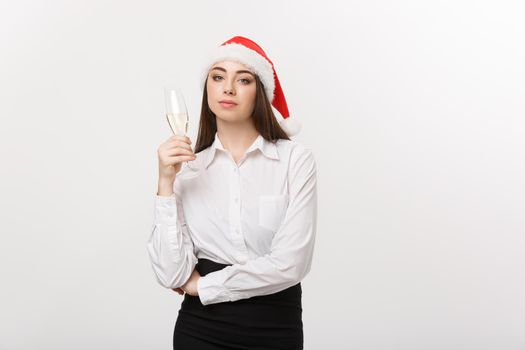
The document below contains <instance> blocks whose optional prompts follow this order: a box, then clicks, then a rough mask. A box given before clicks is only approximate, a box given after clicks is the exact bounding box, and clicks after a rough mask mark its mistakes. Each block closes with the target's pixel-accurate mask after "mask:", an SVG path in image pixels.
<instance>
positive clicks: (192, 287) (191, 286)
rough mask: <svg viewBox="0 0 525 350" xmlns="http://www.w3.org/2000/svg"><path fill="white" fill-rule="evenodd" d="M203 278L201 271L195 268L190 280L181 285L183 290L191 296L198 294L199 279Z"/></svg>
mask: <svg viewBox="0 0 525 350" xmlns="http://www.w3.org/2000/svg"><path fill="white" fill-rule="evenodd" d="M199 278H201V275H199V272H198V271H197V269H194V270H193V272H192V273H191V276H190V278H189V279H188V281H187V282H186V283H185V284H184V285H183V286H182V287H181V289H182V290H183V291H185V292H186V293H187V294H189V295H191V296H194V297H196V296H198V295H199V292H198V291H197V281H198V280H199Z"/></svg>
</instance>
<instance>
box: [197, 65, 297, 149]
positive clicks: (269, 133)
mask: <svg viewBox="0 0 525 350" xmlns="http://www.w3.org/2000/svg"><path fill="white" fill-rule="evenodd" d="M207 85H208V79H207V78H206V82H205V83H204V92H203V94H202V105H201V116H200V121H199V133H198V136H197V142H196V144H195V150H194V153H198V152H200V151H202V150H203V149H206V148H208V147H209V146H211V144H212V143H213V141H214V140H215V133H216V132H217V120H216V118H217V117H216V116H215V113H213V112H212V111H211V109H210V106H209V105H208V93H207V91H206V86H207ZM255 90H256V93H255V107H254V109H253V113H252V115H251V118H252V120H253V122H254V125H255V129H257V131H258V132H259V133H260V134H261V136H262V137H264V138H265V139H266V140H268V141H271V142H276V141H277V140H279V139H284V140H290V138H289V137H288V135H287V134H286V132H285V131H284V130H283V129H282V128H281V126H280V125H279V122H278V121H277V118H276V117H275V114H274V113H273V110H272V106H271V104H270V101H269V100H268V97H267V96H266V93H265V92H264V86H263V83H262V82H261V80H260V79H259V77H258V76H257V75H255Z"/></svg>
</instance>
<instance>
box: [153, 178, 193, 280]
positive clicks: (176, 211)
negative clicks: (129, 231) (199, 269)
mask: <svg viewBox="0 0 525 350" xmlns="http://www.w3.org/2000/svg"><path fill="white" fill-rule="evenodd" d="M179 182H180V181H177V180H175V192H173V186H171V190H170V188H169V187H170V186H166V185H165V184H162V183H161V181H159V191H158V192H157V195H156V196H155V206H154V215H153V217H154V220H153V225H152V232H151V235H150V238H149V240H148V242H147V248H148V254H149V257H150V261H151V266H152V267H153V271H154V272H155V276H156V278H157V281H158V282H159V283H160V284H161V285H162V286H164V287H166V288H171V289H176V288H179V287H181V286H182V285H184V284H185V283H186V281H187V280H188V279H189V278H190V276H191V274H192V272H193V270H194V268H195V265H196V264H197V257H196V256H195V254H194V252H193V242H192V240H191V236H190V233H189V232H188V227H187V225H186V220H185V218H184V211H183V207H182V202H181V200H180V190H179ZM167 187H168V188H167ZM170 192H171V194H170Z"/></svg>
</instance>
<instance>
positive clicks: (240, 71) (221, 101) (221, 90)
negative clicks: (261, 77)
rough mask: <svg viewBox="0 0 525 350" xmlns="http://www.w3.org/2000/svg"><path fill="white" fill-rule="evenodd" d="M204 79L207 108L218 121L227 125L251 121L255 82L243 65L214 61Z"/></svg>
mask: <svg viewBox="0 0 525 350" xmlns="http://www.w3.org/2000/svg"><path fill="white" fill-rule="evenodd" d="M207 79H208V80H207V83H206V85H207V86H206V92H207V94H208V105H209V106H210V109H211V111H212V112H213V113H214V114H215V115H216V116H217V118H220V119H223V120H224V121H227V122H242V121H246V120H249V119H250V118H251V115H252V113H253V109H254V107H255V94H256V89H255V84H256V83H255V76H254V75H253V74H252V73H251V72H250V71H249V70H248V68H247V67H246V66H245V65H244V64H242V63H238V62H233V61H221V62H217V63H215V64H214V65H213V66H212V67H211V68H210V71H209V73H208V78H207ZM227 101H230V102H231V103H228V102H227Z"/></svg>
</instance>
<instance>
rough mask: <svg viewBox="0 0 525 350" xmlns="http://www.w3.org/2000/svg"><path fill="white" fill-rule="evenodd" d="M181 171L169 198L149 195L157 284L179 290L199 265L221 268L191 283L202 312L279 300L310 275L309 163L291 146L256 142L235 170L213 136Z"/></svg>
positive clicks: (306, 152)
mask: <svg viewBox="0 0 525 350" xmlns="http://www.w3.org/2000/svg"><path fill="white" fill-rule="evenodd" d="M196 156H197V158H196V160H195V161H193V162H192V163H193V165H191V164H190V167H192V168H194V169H197V171H195V170H191V169H189V168H188V166H187V164H186V163H183V166H182V169H181V171H180V172H179V173H178V174H177V176H176V179H175V183H174V193H173V194H172V195H171V196H159V195H155V205H154V213H153V218H154V220H153V227H152V231H151V235H150V238H149V240H148V242H147V248H148V253H149V257H150V260H151V264H152V267H153V271H154V272H155V276H156V278H157V281H158V282H159V283H160V284H161V285H162V286H164V287H166V288H178V287H181V286H182V285H184V284H185V283H186V281H187V280H188V279H189V277H190V275H191V273H192V271H193V270H194V268H195V265H196V264H197V259H198V258H206V259H210V260H213V261H215V262H218V263H222V264H232V266H227V267H226V268H224V269H222V270H220V271H215V272H211V273H209V274H207V275H206V276H203V277H201V278H200V279H199V281H198V283H197V290H198V293H199V298H200V300H201V302H202V304H203V305H207V304H213V303H219V302H225V301H235V300H239V299H245V298H250V297H253V296H257V295H266V294H272V293H276V292H279V291H281V290H283V289H286V288H288V287H291V286H293V285H295V284H297V283H299V282H300V281H301V280H302V279H303V278H304V277H305V276H306V274H307V273H308V272H309V271H310V267H311V263H312V255H313V251H314V241H315V234H316V226H317V178H316V172H317V171H316V163H315V159H314V156H313V153H312V151H311V150H310V149H308V148H306V147H305V146H303V145H302V144H300V143H298V142H296V141H293V140H278V141H277V142H276V143H275V144H274V143H272V142H269V141H266V140H265V139H264V138H263V137H262V136H261V135H259V136H258V137H257V139H256V140H255V141H254V142H253V144H252V145H251V146H250V147H249V148H248V150H247V151H246V154H245V155H244V156H243V157H242V159H240V161H239V164H237V163H236V162H235V161H234V159H233V156H232V155H231V153H230V152H229V151H228V150H227V149H225V148H224V147H223V145H222V143H221V141H220V139H219V137H218V134H217V133H216V134H215V140H214V142H213V144H212V145H211V146H210V147H208V148H206V149H204V150H202V151H200V152H199V153H197V154H196Z"/></svg>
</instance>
